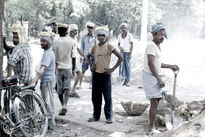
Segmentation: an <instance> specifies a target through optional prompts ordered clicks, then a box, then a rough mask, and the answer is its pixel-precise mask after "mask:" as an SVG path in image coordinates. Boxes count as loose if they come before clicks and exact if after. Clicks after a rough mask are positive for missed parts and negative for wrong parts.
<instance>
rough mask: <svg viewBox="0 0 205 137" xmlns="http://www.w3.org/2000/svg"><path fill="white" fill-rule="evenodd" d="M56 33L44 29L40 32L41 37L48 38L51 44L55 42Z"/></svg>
mask: <svg viewBox="0 0 205 137" xmlns="http://www.w3.org/2000/svg"><path fill="white" fill-rule="evenodd" d="M54 35H55V33H53V32H46V31H42V32H40V33H39V36H40V37H41V39H44V40H46V41H47V42H48V43H49V44H50V45H52V43H53V38H54Z"/></svg>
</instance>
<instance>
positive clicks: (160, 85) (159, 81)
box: [157, 79, 165, 88]
mask: <svg viewBox="0 0 205 137" xmlns="http://www.w3.org/2000/svg"><path fill="white" fill-rule="evenodd" d="M157 81H158V84H159V87H160V88H163V87H165V83H164V82H163V81H162V80H161V79H158V80H157Z"/></svg>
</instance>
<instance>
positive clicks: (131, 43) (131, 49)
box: [130, 42, 133, 56]
mask: <svg viewBox="0 0 205 137" xmlns="http://www.w3.org/2000/svg"><path fill="white" fill-rule="evenodd" d="M130 45H131V46H130V56H131V55H132V51H133V42H130Z"/></svg>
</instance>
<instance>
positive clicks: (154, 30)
mask: <svg viewBox="0 0 205 137" xmlns="http://www.w3.org/2000/svg"><path fill="white" fill-rule="evenodd" d="M162 29H163V30H165V32H166V29H165V25H164V24H162V23H157V24H155V25H153V26H152V31H151V33H152V34H155V33H157V32H158V31H160V30H162ZM165 37H166V38H167V32H166V36H165Z"/></svg>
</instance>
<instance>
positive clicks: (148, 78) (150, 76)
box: [142, 23, 179, 133]
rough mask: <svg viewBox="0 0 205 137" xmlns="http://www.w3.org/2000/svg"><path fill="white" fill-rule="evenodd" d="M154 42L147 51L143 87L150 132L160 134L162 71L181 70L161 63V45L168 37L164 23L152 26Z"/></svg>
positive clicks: (148, 46) (163, 83) (175, 66)
mask: <svg viewBox="0 0 205 137" xmlns="http://www.w3.org/2000/svg"><path fill="white" fill-rule="evenodd" d="M151 33H152V35H153V41H152V42H151V43H149V44H148V45H147V47H146V50H145V56H144V70H143V73H142V79H143V86H144V90H145V95H146V97H147V99H149V100H150V110H149V122H150V123H149V132H151V133H160V131H158V130H156V129H155V124H154V123H155V118H156V113H157V106H158V104H159V100H160V99H161V98H162V95H161V92H162V88H163V87H164V86H165V82H164V81H163V80H162V69H161V68H170V69H172V70H173V71H176V70H178V69H179V67H178V66H177V65H169V64H164V63H162V62H161V49H160V44H161V43H162V42H163V41H164V38H165V37H167V34H166V31H165V26H164V24H162V23H157V24H156V25H154V26H152V31H151Z"/></svg>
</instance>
